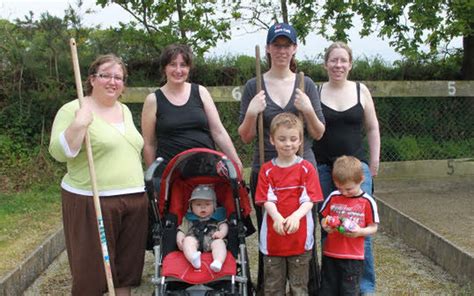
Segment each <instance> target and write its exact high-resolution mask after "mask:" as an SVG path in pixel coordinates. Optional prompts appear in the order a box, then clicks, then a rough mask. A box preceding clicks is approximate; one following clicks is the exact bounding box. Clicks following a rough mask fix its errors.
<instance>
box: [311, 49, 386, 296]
mask: <svg viewBox="0 0 474 296" xmlns="http://www.w3.org/2000/svg"><path fill="white" fill-rule="evenodd" d="M324 68H325V69H326V71H327V73H328V78H329V81H328V82H325V83H323V84H322V85H321V87H320V89H319V90H320V93H321V101H322V103H321V104H322V108H323V113H324V116H325V118H326V123H327V125H326V133H325V134H324V136H323V137H322V138H321V139H317V141H315V142H314V146H313V149H314V152H315V153H316V159H317V161H318V173H319V181H320V183H321V189H322V190H323V193H324V198H327V197H328V196H329V194H330V193H331V192H333V191H334V190H336V189H337V188H336V186H335V185H334V182H333V180H332V165H333V163H334V161H335V160H336V158H338V157H339V156H342V155H348V156H354V157H356V158H357V159H359V160H360V161H361V162H362V169H363V172H364V182H363V183H362V186H361V187H362V190H363V191H364V192H366V193H368V194H369V195H372V194H373V192H372V181H373V177H375V176H376V175H377V173H378V169H379V161H380V131H379V122H378V119H377V114H376V112H375V106H374V101H373V99H372V96H371V94H370V91H369V89H368V88H367V87H366V86H365V85H364V84H362V83H359V82H355V81H350V80H348V76H349V73H350V71H351V69H352V49H351V48H350V47H349V46H348V45H347V44H346V43H344V42H334V43H333V44H331V45H330V46H329V47H328V49H327V50H326V53H325V56H324ZM364 135H366V136H367V144H368V152H369V153H368V155H369V158H367V152H366V149H365V145H364ZM321 234H322V237H323V239H324V238H325V237H326V232H325V231H322V233H321ZM364 241H365V244H364V249H365V257H364V270H363V274H362V278H361V280H360V293H361V294H362V295H363V294H373V293H374V292H375V268H374V257H373V254H372V237H371V236H366V237H365V240H364ZM323 264H324V263H323ZM323 277H324V275H323Z"/></svg>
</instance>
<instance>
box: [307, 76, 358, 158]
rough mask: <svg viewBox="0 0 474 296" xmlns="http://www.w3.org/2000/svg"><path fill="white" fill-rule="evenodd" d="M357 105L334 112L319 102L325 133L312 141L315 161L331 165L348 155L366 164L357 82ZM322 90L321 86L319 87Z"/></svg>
mask: <svg viewBox="0 0 474 296" xmlns="http://www.w3.org/2000/svg"><path fill="white" fill-rule="evenodd" d="M356 85H357V104H355V105H354V106H352V107H351V108H349V109H347V110H345V111H336V110H334V109H332V108H329V107H328V106H326V105H325V104H324V103H323V102H322V100H321V107H322V109H323V114H324V118H325V119H326V131H325V132H324V135H323V137H322V138H321V139H320V140H319V141H314V144H313V151H314V154H315V155H316V161H317V162H318V163H322V164H328V165H332V164H333V162H334V161H335V160H336V158H337V157H339V156H341V155H350V156H354V157H357V158H358V159H360V160H361V161H364V162H367V160H366V158H365V149H364V147H363V143H362V139H363V127H364V108H363V107H362V104H361V103H360V84H359V83H358V82H357V83H356ZM321 89H322V85H321Z"/></svg>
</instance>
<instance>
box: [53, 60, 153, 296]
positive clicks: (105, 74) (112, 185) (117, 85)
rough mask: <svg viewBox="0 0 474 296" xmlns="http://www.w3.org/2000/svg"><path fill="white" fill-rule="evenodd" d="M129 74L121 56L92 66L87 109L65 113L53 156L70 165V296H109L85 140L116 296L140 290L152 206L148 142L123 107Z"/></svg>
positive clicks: (66, 188)
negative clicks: (146, 169) (147, 186)
mask: <svg viewBox="0 0 474 296" xmlns="http://www.w3.org/2000/svg"><path fill="white" fill-rule="evenodd" d="M126 78H127V69H126V68H125V65H124V63H123V62H122V60H121V59H119V58H118V57H116V56H115V55H111V54H109V55H103V56H100V57H98V58H97V59H96V60H95V61H94V62H93V63H92V64H91V66H90V68H89V71H88V76H87V81H86V83H85V94H86V96H85V97H84V101H83V103H82V105H81V106H79V101H78V100H74V101H72V102H69V103H67V104H65V105H64V106H62V107H61V109H60V110H59V111H58V113H57V114H56V117H55V119H54V123H53V128H52V132H51V141H50V145H49V151H50V153H51V155H52V156H53V157H54V158H55V159H56V160H58V161H60V162H65V163H66V164H67V173H66V175H65V176H64V178H63V179H62V182H61V197H62V211H63V225H64V234H65V238H66V248H67V254H68V259H69V266H70V270H71V274H72V291H71V293H72V295H102V294H103V293H105V292H107V282H106V277H105V272H104V265H103V257H102V251H101V244H100V241H99V234H98V228H97V219H96V215H95V210H94V203H93V198H92V196H93V193H92V189H91V181H90V175H89V169H88V160H87V155H86V149H85V147H84V137H85V135H86V133H89V137H90V141H91V147H92V154H93V160H94V167H95V170H96V177H97V186H98V191H99V196H100V203H101V208H102V216H103V223H104V228H105V233H106V238H107V244H108V251H109V256H110V264H111V269H112V276H113V281H114V287H115V293H116V295H130V293H131V286H138V285H140V280H141V275H142V270H143V264H144V254H145V242H146V228H147V206H148V203H147V199H146V197H145V195H144V182H143V168H142V162H141V151H142V148H143V138H142V136H141V135H140V133H139V132H138V130H137V129H136V127H135V125H134V123H133V120H132V114H131V112H130V110H129V109H128V108H127V106H125V105H124V104H122V103H120V102H119V101H118V98H119V97H120V95H121V94H122V92H123V90H124V84H125V80H126Z"/></svg>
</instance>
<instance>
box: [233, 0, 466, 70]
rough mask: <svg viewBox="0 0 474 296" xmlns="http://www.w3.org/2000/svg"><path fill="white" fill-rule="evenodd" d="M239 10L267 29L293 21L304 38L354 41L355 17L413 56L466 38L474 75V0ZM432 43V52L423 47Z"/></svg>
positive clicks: (290, 2)
mask: <svg viewBox="0 0 474 296" xmlns="http://www.w3.org/2000/svg"><path fill="white" fill-rule="evenodd" d="M235 9H236V12H237V13H236V14H237V15H238V16H239V17H241V20H244V21H246V22H248V23H250V24H252V25H256V26H259V27H260V28H268V27H269V25H271V23H273V22H281V21H283V22H287V20H289V23H291V24H292V25H293V26H294V27H295V29H296V30H297V31H298V37H299V38H300V40H301V41H302V42H303V43H304V41H305V38H306V37H307V36H308V34H310V33H311V32H315V33H317V34H320V35H321V36H323V37H325V38H327V39H329V40H342V41H346V42H347V41H349V35H348V32H349V30H350V29H351V28H353V27H354V18H355V17H356V16H358V17H360V18H361V19H362V27H361V28H360V30H359V34H360V36H361V37H365V36H368V35H369V34H372V33H374V32H376V33H378V36H379V37H382V38H388V39H389V44H390V45H391V46H392V47H393V48H394V49H395V50H396V51H397V52H399V53H401V54H402V55H403V56H405V57H407V58H410V59H420V58H424V57H433V56H435V57H436V56H439V54H451V53H458V52H457V51H456V50H455V51H454V52H448V49H447V48H448V45H449V42H450V41H451V40H452V39H453V38H454V37H460V36H462V38H463V50H462V55H463V62H462V69H461V74H462V77H463V78H464V79H474V17H473V16H474V2H472V1H467V0H415V1H413V0H385V1H374V0H369V1H345V0H332V1H313V0H281V1H280V2H279V3H278V2H276V1H260V2H259V4H258V5H257V7H254V5H251V4H249V1H245V0H244V1H237V5H236V6H235ZM423 45H428V47H429V52H428V53H424V52H423V50H422V49H421V47H422V46H423Z"/></svg>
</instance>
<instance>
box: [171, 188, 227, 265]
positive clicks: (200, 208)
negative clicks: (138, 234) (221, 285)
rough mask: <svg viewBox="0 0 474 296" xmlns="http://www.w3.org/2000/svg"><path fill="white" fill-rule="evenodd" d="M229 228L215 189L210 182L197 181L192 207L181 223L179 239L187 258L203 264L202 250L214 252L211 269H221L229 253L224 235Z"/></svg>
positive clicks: (179, 244)
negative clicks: (200, 182)
mask: <svg viewBox="0 0 474 296" xmlns="http://www.w3.org/2000/svg"><path fill="white" fill-rule="evenodd" d="M228 232H229V225H228V224H227V220H226V213H225V208H223V207H217V202H216V193H215V192H214V189H213V188H212V187H211V186H209V185H204V184H203V185H198V186H196V188H194V190H193V192H192V193H191V198H190V199H189V210H188V212H187V213H186V215H185V216H184V219H183V223H182V224H181V225H180V226H179V227H178V233H177V235H176V243H177V245H178V248H179V249H180V250H182V251H183V253H184V256H185V257H186V259H187V260H188V261H189V262H190V263H191V265H192V266H193V267H194V268H196V269H200V268H201V251H203V252H212V258H213V261H212V263H211V265H210V267H211V269H212V271H214V272H219V271H221V269H222V264H223V263H224V261H225V258H226V256H227V249H226V242H225V240H224V238H225V237H226V236H227V233H228Z"/></svg>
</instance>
